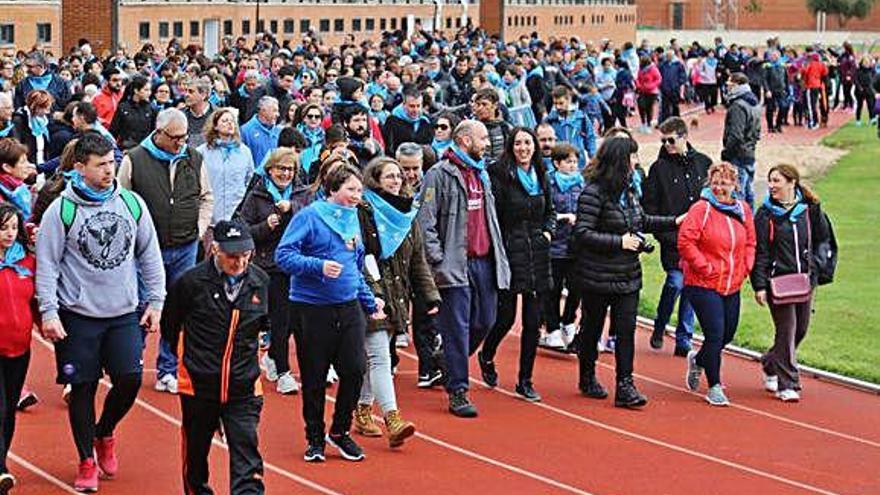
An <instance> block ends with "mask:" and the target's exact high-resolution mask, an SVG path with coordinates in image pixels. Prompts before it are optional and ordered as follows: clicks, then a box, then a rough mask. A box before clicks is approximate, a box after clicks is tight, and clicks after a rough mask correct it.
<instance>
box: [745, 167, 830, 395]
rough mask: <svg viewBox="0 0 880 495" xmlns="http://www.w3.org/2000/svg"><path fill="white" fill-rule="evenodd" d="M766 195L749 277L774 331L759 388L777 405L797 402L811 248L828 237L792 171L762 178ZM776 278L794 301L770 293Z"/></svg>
mask: <svg viewBox="0 0 880 495" xmlns="http://www.w3.org/2000/svg"><path fill="white" fill-rule="evenodd" d="M767 185H768V189H769V194H768V195H767V197H766V198H765V199H764V203H763V204H762V205H761V207H760V208H758V212H757V213H756V214H755V231H756V239H757V241H756V242H757V247H756V249H755V267H754V269H753V270H752V273H751V282H752V288H753V289H754V290H755V301H757V303H758V304H759V305H761V306H765V305H767V306H769V308H770V315H771V316H772V317H773V324H774V326H775V329H776V337H775V339H774V342H773V346H772V347H771V348H770V349H769V350H768V351H767V352H766V353H765V354H764V355H763V356H762V357H761V363H762V364H763V367H764V388H766V389H767V391H769V392H774V393H775V394H776V397H777V398H778V399H780V400H781V401H783V402H797V401H798V400H800V390H801V385H800V376H799V373H798V368H797V348H798V345H799V344H800V343H801V341H803V339H804V337H805V336H806V334H807V329H808V328H809V325H810V317H811V315H812V303H813V298H814V296H815V290H816V286H817V285H818V283H819V279H818V274H817V271H816V261H815V255H814V254H813V253H814V246H817V245H819V244H821V243H823V242H826V241H827V240H828V239H829V237H830V231H829V225H828V223H827V221H826V217H825V215H824V213H822V208H821V206H820V203H819V197H818V196H816V195H815V194H814V193H813V191H811V190H810V188H809V187H807V186H806V185H805V184H803V183H801V180H800V173H799V172H798V170H797V168H795V167H793V166H791V165H788V164H781V165H776V166H774V167H772V168H771V169H770V172H769V173H768V174H767ZM780 277H787V278H788V280H789V283H791V281H792V280H794V281H795V283H796V284H798V286H797V287H796V288H797V289H798V290H799V296H798V297H797V298H796V299H798V300H797V301H789V300H786V298H785V296H784V295H783V294H779V293H774V288H775V287H781V285H777V284H775V283H774V282H776V283H780V282H781V281H782V279H781V278H780Z"/></svg>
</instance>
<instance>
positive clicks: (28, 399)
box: [0, 388, 40, 493]
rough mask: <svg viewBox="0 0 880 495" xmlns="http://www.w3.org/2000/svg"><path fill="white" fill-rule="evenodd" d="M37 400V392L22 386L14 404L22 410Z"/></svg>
mask: <svg viewBox="0 0 880 495" xmlns="http://www.w3.org/2000/svg"><path fill="white" fill-rule="evenodd" d="M38 402H40V399H39V398H38V397H37V394H35V393H33V392H31V391H30V390H28V389H27V388H23V389H22V390H21V394H20V395H19V396H18V405H17V406H16V409H18V410H19V411H24V410H26V409H27V408H29V407H34V406H36V405H37V403H38ZM0 493H2V492H0Z"/></svg>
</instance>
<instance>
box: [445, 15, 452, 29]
mask: <svg viewBox="0 0 880 495" xmlns="http://www.w3.org/2000/svg"><path fill="white" fill-rule="evenodd" d="M446 29H452V17H447V18H446Z"/></svg>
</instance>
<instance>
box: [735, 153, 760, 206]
mask: <svg viewBox="0 0 880 495" xmlns="http://www.w3.org/2000/svg"><path fill="white" fill-rule="evenodd" d="M730 163H731V164H733V165H736V169H737V172H739V174H738V178H739V190H740V194H741V195H742V198H743V199H744V200H745V201H746V203H748V204H749V207H751V208H752V210H754V209H755V191H754V190H753V189H752V183H753V182H754V181H755V159H754V158H731V159H730Z"/></svg>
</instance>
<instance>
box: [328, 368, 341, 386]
mask: <svg viewBox="0 0 880 495" xmlns="http://www.w3.org/2000/svg"><path fill="white" fill-rule="evenodd" d="M338 381H339V375H337V374H336V370H334V369H333V366H331V367H330V369H329V370H328V371H327V385H333V384H334V383H336V382H338Z"/></svg>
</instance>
